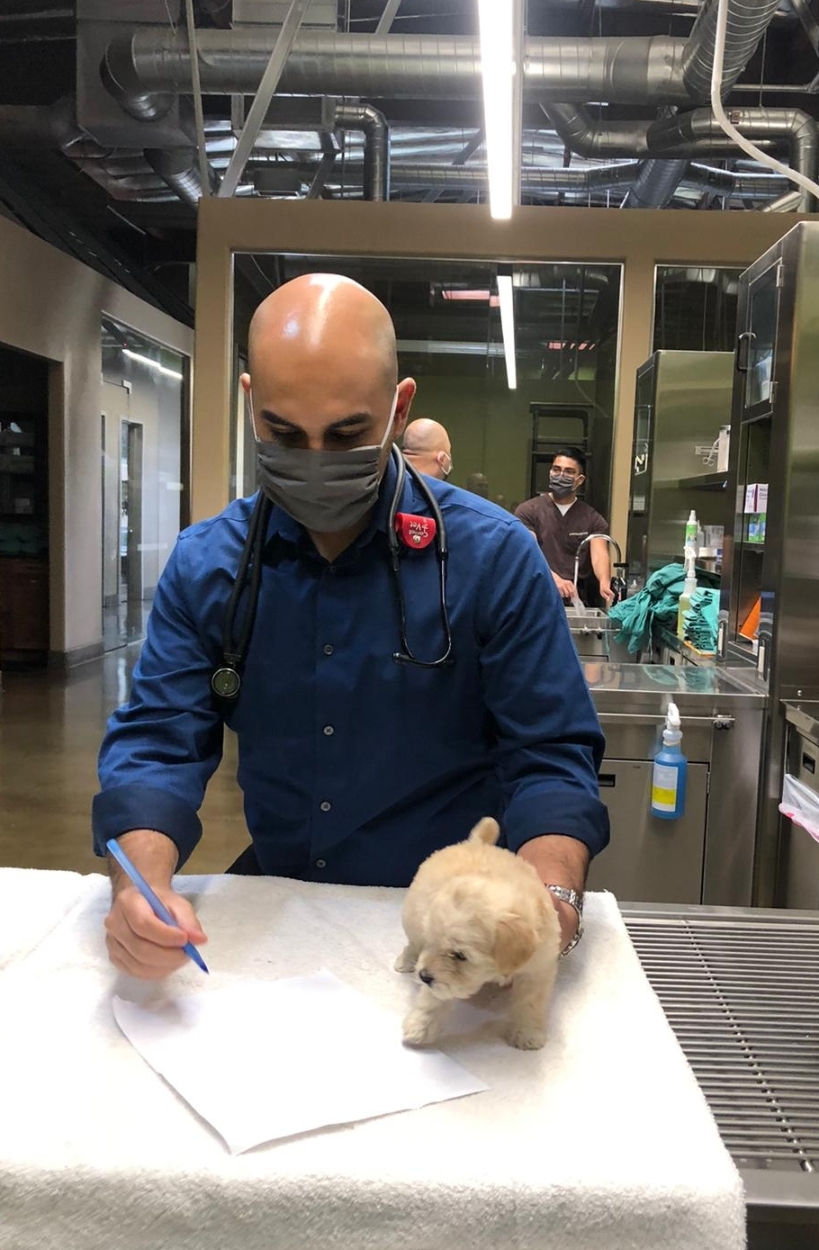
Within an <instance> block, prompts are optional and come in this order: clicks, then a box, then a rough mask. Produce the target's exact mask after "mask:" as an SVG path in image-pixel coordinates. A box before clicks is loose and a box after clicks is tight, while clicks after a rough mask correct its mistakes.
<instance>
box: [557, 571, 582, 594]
mask: <svg viewBox="0 0 819 1250" xmlns="http://www.w3.org/2000/svg"><path fill="white" fill-rule="evenodd" d="M552 577H553V578H554V579H555V586H557V591H558V594H559V595H560V597H561V599H576V598H577V587H576V586H575V584H574V582H570V581H569V580H568V578H566V577H558V575H557V573H553V574H552Z"/></svg>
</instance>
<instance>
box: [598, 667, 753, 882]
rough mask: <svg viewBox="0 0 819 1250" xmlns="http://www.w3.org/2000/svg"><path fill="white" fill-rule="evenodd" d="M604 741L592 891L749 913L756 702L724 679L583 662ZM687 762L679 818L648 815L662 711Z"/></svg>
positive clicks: (693, 671)
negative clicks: (675, 725)
mask: <svg viewBox="0 0 819 1250" xmlns="http://www.w3.org/2000/svg"><path fill="white" fill-rule="evenodd" d="M584 671H585V675H586V680H587V682H588V684H589V688H590V690H591V693H592V697H593V699H594V702H595V706H596V708H597V711H598V715H599V717H600V722H601V725H602V727H603V731H604V733H605V734H606V757H605V760H604V761H603V765H602V768H601V770H600V796H601V798H602V799H603V801H604V802H605V803H606V805H607V807H608V809H609V815H610V818H611V823H612V840H611V845H610V846H609V848H608V849H607V850H606V851H605V852H604V853H603V854H602V855H601V856H599V857H598V858H597V859H596V860H595V861H594V863H593V864H592V866H591V871H590V874H589V884H590V888H592V889H610V890H612V891H613V892H614V893H615V894H616V895H617V896H618V898H630V899H633V900H636V901H645V902H664V903H711V904H719V905H722V906H749V905H750V904H751V903H752V902H753V901H754V900H753V877H754V857H755V849H756V848H755V825H756V809H757V793H758V784H759V760H760V754H761V747H762V728H763V717H764V712H765V707H766V695H765V694H764V692H763V691H762V690H759V689H753V688H752V687H749V686H744V685H741V684H740V683H739V682H737V681H735V680H734V679H733V678H732V676H730V675H729V674H727V673H726V672H724V671H721V670H717V669H709V668H702V669H700V668H694V667H692V666H688V665H685V666H681V667H668V666H664V665H653V664H612V663H608V662H606V661H599V662H595V661H593V660H587V661H586V662H585V664H584ZM672 700H673V702H675V703H676V704H677V706H678V708H679V710H680V717H681V724H682V729H683V743H682V749H683V753H684V754H685V756H686V758H687V760H688V782H687V794H686V810H685V813H684V815H683V816H682V817H681V818H680V819H678V820H673V821H666V820H660V819H658V818H656V817H654V816H652V815H651V810H650V804H651V777H652V770H653V763H652V762H653V759H654V756H655V755H656V753H657V751H658V749H659V747H660V745H661V738H662V729H663V725H664V723H665V718H666V711H667V708H668V704H669V702H670V701H672Z"/></svg>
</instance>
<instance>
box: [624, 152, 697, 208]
mask: <svg viewBox="0 0 819 1250" xmlns="http://www.w3.org/2000/svg"><path fill="white" fill-rule="evenodd" d="M687 168H688V161H687V160H685V159H684V158H682V159H678V160H675V161H664V160H651V161H642V162H641V163H640V171H639V173H638V174H637V177H636V178H635V180H634V186H633V187H632V188H631V190H630V191H629V193H628V195H627V196H626V208H665V206H666V204H670V203H671V201H672V200H673V198H674V193H675V191H676V190H677V187H678V186H679V185H680V183H681V182H682V180H683V177H684V175H685V171H686V169H687Z"/></svg>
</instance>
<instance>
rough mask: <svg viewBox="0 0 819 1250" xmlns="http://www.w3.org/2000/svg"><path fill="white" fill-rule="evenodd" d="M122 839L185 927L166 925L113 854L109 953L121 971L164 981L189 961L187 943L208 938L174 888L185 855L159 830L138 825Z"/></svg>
mask: <svg viewBox="0 0 819 1250" xmlns="http://www.w3.org/2000/svg"><path fill="white" fill-rule="evenodd" d="M117 841H118V842H119V844H120V846H121V847H122V849H123V851H124V852H125V854H126V855H127V856H128V857H129V859H130V860H131V862H132V863H133V864H134V866H135V867H136V868H137V869H138V870H139V871H140V872H141V873H142V876H143V877H144V878H145V880H146V881H147V882H148V884H149V885H150V887H151V889H152V890H153V892H154V894H156V895H157V897H158V898H159V899H160V901H161V902H163V903H164V904H165V906H166V907H167V909H168V911H169V912H170V913H171V915H172V916H173V918H174V920H176V922H177V923H178V924H179V926H180V927H179V928H178V929H177V928H175V927H174V926H173V925H169V924H165V923H164V922H163V921H162V920H160V919H159V918H158V917H157V916H155V915H154V913H153V910H152V909H151V906H150V904H149V903H148V902H146V900H145V899H144V898H143V897H142V895H141V894H140V892H139V890H138V889H137V888H136V886H135V885H132V884H131V881H130V878H129V877H128V876H126V874H125V873H124V872H123V871H122V869H121V868H120V866H119V865H118V864H117V862H116V860H115V859H114V858H113V856H110V855H109V857H108V867H109V869H110V872H111V885H112V887H113V901H112V903H111V910H110V911H109V913H108V915H107V917H106V920H105V930H106V938H105V941H106V945H107V947H108V956H109V958H110V960H111V963H112V964H114V966H115V967H116V968H119V969H120V971H121V972H129V973H130V974H131V976H134V977H141V978H142V980H144V981H161V980H162V978H163V977H167V976H170V974H171V973H172V972H176V970H177V968H182V967H183V966H184V965H185V964H186V963H187V962H188V956H187V955H186V954H184V952H183V950H182V947H183V946H184V945H185V943H186V942H193V944H194V946H201V945H202V944H203V943H204V942H207V940H208V939H207V938H206V937H205V934H204V933H203V931H202V928H201V926H200V924H199V921H198V920H197V919H196V913H195V912H194V910H193V908H192V907H191V905H190V903H189V902H187V900H186V899H184V898H180V896H179V895H178V894H175V893H174V891H173V889H172V888H171V878H172V877H173V874H174V871H175V869H176V867H177V862H178V859H179V852H178V851H177V849H176V846H175V844H174V843H173V842H172V841H171V839H170V838H168V837H166V835H165V834H164V833H157V831H156V830H154V829H132V830H130V831H129V832H128V833H124V834H122V835H121V836H120V837H119V838H118V839H117Z"/></svg>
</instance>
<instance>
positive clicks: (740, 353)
mask: <svg viewBox="0 0 819 1250" xmlns="http://www.w3.org/2000/svg"><path fill="white" fill-rule="evenodd" d="M755 339H756V335H755V334H754V332H753V330H743V332H742V334H740V335H739V337H738V338H737V373H747V372H748V370H749V369H750V367H751V344H752V343H753V342H754V341H755Z"/></svg>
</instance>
